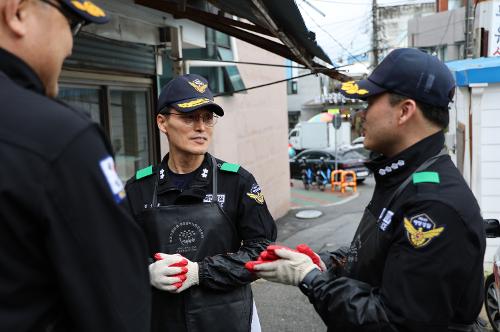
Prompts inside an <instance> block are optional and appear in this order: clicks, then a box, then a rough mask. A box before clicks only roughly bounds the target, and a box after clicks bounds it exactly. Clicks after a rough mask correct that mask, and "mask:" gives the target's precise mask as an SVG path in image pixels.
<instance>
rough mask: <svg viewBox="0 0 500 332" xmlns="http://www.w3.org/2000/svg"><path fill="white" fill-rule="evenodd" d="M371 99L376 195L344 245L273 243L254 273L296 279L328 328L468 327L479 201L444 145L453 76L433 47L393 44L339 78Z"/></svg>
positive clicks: (476, 300) (478, 245) (476, 301)
mask: <svg viewBox="0 0 500 332" xmlns="http://www.w3.org/2000/svg"><path fill="white" fill-rule="evenodd" d="M341 89H342V92H343V94H344V95H345V96H347V97H349V98H355V99H365V100H367V101H368V108H367V110H366V111H364V114H363V117H364V123H363V129H364V134H365V140H364V145H365V148H367V149H369V150H373V151H376V152H380V153H381V154H382V155H381V156H380V157H378V158H376V159H375V160H372V161H370V162H369V163H368V167H369V168H370V169H371V170H372V171H373V173H374V176H375V181H376V186H375V190H374V193H373V197H372V199H371V201H370V203H369V204H368V206H367V207H366V209H365V213H364V215H363V218H362V220H361V222H360V224H359V226H358V229H357V231H356V233H355V235H354V238H353V240H352V243H351V245H350V247H349V248H341V249H340V250H338V251H336V252H332V253H322V254H321V255H320V256H321V257H322V259H323V261H324V262H325V263H326V265H327V267H328V269H327V270H326V271H325V272H320V270H319V269H318V268H317V267H316V265H314V264H313V263H312V262H311V260H310V259H309V258H308V257H307V256H305V255H303V254H300V253H295V252H292V251H289V250H277V251H276V254H277V255H279V256H281V257H282V259H279V260H277V261H275V262H272V263H266V264H260V265H256V266H255V270H258V271H259V272H258V273H257V275H258V276H259V277H262V278H266V279H268V280H271V281H276V282H281V283H287V284H292V285H298V286H299V287H300V289H301V290H302V291H303V293H304V294H306V295H307V296H308V298H309V300H310V302H311V303H312V304H313V305H314V307H315V309H316V311H317V312H318V314H319V315H320V316H321V318H322V319H323V321H324V322H325V324H326V325H327V326H328V330H329V331H344V332H349V331H352V332H354V331H356V332H365V331H388V332H389V331H390V332H393V331H394V332H395V331H415V332H416V331H426V332H434V331H436V332H437V331H440V332H441V331H472V329H473V323H474V322H475V319H476V317H477V316H478V314H479V312H480V310H481V306H482V300H483V295H482V294H483V256H484V250H485V234H484V230H483V224H482V218H481V214H480V209H479V206H478V204H477V202H476V199H475V198H474V196H473V194H472V192H471V190H470V189H469V187H468V186H467V183H466V182H465V181H464V179H463V177H462V175H461V174H460V172H459V171H458V169H457V168H456V167H455V165H454V164H453V162H452V161H451V159H450V157H449V155H448V153H447V151H446V149H444V142H445V140H444V130H445V129H446V128H447V127H448V122H449V114H448V113H449V110H448V105H449V103H450V102H451V101H452V98H453V95H454V90H455V82H454V79H453V76H452V74H451V73H450V71H449V70H448V68H447V67H446V66H445V65H444V64H443V63H442V62H441V61H439V60H438V59H437V58H436V57H434V56H431V55H428V54H426V53H424V52H422V51H420V50H417V49H409V48H402V49H397V50H394V51H392V52H391V53H390V54H389V55H388V56H387V57H386V58H385V59H384V60H383V61H382V62H381V63H380V65H379V66H378V67H377V68H375V70H374V71H373V73H372V74H371V75H370V76H369V77H368V78H367V79H364V80H361V81H359V82H354V81H352V82H347V83H344V84H343V85H342V88H341Z"/></svg>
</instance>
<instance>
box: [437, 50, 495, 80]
mask: <svg viewBox="0 0 500 332" xmlns="http://www.w3.org/2000/svg"><path fill="white" fill-rule="evenodd" d="M446 65H447V66H448V68H450V70H451V71H452V72H453V74H454V75H455V81H456V82H457V85H458V86H469V84H471V83H500V57H491V58H476V59H467V60H457V61H450V62H447V63H446Z"/></svg>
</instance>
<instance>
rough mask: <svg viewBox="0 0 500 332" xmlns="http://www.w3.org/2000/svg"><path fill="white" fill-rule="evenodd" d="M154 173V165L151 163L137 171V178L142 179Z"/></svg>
mask: <svg viewBox="0 0 500 332" xmlns="http://www.w3.org/2000/svg"><path fill="white" fill-rule="evenodd" d="M150 175H153V165H149V166H148V167H145V168H142V169H140V170H138V171H137V172H136V173H135V179H136V180H140V179H142V178H145V177H147V176H150Z"/></svg>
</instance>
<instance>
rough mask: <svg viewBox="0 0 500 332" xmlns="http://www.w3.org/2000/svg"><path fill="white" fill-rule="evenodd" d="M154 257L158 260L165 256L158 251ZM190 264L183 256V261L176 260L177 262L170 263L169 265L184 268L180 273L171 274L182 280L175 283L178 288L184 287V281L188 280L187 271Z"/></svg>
mask: <svg viewBox="0 0 500 332" xmlns="http://www.w3.org/2000/svg"><path fill="white" fill-rule="evenodd" d="M154 258H155V260H156V261H161V260H162V259H163V257H162V256H161V254H160V253H156V254H154ZM187 264H188V261H187V260H186V259H185V258H183V259H182V260H181V261H179V262H175V263H172V264H170V265H168V266H169V267H181V268H182V271H181V272H180V273H178V274H174V275H171V276H170V277H172V278H173V277H177V278H179V279H180V280H181V281H180V282H176V283H175V284H173V285H174V286H175V287H177V288H181V287H182V283H183V282H184V281H186V279H187V277H186V273H187V271H188V269H187V268H186V265H187Z"/></svg>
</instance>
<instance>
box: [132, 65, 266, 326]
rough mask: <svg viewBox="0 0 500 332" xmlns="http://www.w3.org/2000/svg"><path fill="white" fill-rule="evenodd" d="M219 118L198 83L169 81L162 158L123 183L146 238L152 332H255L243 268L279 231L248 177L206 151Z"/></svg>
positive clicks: (160, 115) (161, 116)
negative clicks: (151, 294)
mask: <svg viewBox="0 0 500 332" xmlns="http://www.w3.org/2000/svg"><path fill="white" fill-rule="evenodd" d="M223 115H224V111H223V110H222V108H221V107H220V106H219V105H217V104H216V103H215V102H214V98H213V95H212V92H211V91H210V88H209V87H208V82H207V81H206V80H205V78H203V77H201V76H198V75H194V74H187V75H183V76H179V77H176V78H174V79H173V80H171V81H170V82H169V83H168V84H167V85H166V86H165V87H164V88H163V90H162V92H161V94H160V98H159V101H158V108H157V115H156V122H157V124H158V128H159V129H160V131H161V132H162V133H164V134H165V135H166V137H167V139H168V144H169V153H168V154H167V155H166V156H165V157H164V158H163V160H162V162H161V163H160V164H159V165H158V166H155V167H153V166H150V167H147V168H145V169H143V170H140V171H138V172H137V174H136V176H135V177H134V178H132V179H130V180H129V181H128V182H127V186H126V190H127V195H128V196H127V197H128V199H129V201H130V206H131V207H132V211H133V214H134V215H135V216H136V219H137V221H138V222H139V223H140V224H141V226H142V227H143V228H144V231H145V232H146V236H147V238H148V241H149V253H150V255H151V264H150V265H149V271H150V276H151V285H152V286H153V287H154V288H153V315H152V326H153V328H152V330H153V331H155V332H156V331H157V332H166V331H176V332H182V331H221V332H222V331H232V332H237V331H241V332H248V331H250V330H252V331H260V325H259V323H258V317H257V315H256V310H255V306H254V305H253V301H252V291H251V288H250V283H251V282H252V281H254V280H255V279H256V278H255V276H254V275H252V274H250V272H248V271H247V270H246V269H245V268H244V264H245V262H247V261H249V260H252V259H256V258H257V257H258V255H259V253H260V252H261V251H262V250H264V249H265V248H266V246H267V245H268V244H269V243H270V242H271V241H274V240H275V239H276V226H275V224H274V220H273V218H272V217H271V214H270V213H269V210H268V209H267V206H266V202H265V199H264V195H263V194H262V191H261V188H260V187H259V185H258V184H257V182H256V181H255V179H254V177H253V176H252V174H250V173H249V172H248V171H246V170H245V169H243V168H242V167H240V165H237V164H230V163H226V162H223V161H221V160H219V159H216V158H214V157H213V156H212V155H210V154H209V153H208V152H207V150H208V147H209V145H210V142H211V140H212V134H213V130H214V126H215V124H216V122H217V119H218V118H219V117H221V116H223ZM153 258H154V259H153Z"/></svg>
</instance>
